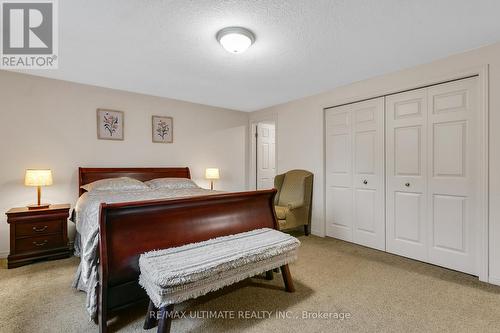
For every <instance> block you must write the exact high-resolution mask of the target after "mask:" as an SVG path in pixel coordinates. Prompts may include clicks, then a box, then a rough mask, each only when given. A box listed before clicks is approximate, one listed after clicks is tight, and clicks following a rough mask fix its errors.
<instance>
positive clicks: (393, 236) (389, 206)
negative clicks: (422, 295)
mask: <svg viewBox="0 0 500 333" xmlns="http://www.w3.org/2000/svg"><path fill="white" fill-rule="evenodd" d="M385 116H386V192H387V198H386V232H387V234H386V239H387V242H386V246H387V251H388V252H391V253H395V254H399V255H402V256H405V257H409V258H413V259H418V260H423V261H425V260H427V228H426V218H427V216H426V213H427V209H426V206H427V195H426V194H427V189H426V182H427V172H426V169H427V143H426V138H427V90H426V89H419V90H414V91H410V92H405V93H400V94H396V95H391V96H388V97H386V115H385Z"/></svg>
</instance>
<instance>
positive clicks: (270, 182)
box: [257, 123, 276, 190]
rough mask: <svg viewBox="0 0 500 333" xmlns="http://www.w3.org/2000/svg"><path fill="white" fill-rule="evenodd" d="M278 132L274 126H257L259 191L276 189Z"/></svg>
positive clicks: (264, 124)
mask: <svg viewBox="0 0 500 333" xmlns="http://www.w3.org/2000/svg"><path fill="white" fill-rule="evenodd" d="M275 136H276V130H275V125H274V124H268V123H259V124H257V189H258V190H262V189H270V188H273V187H274V176H276V138H275Z"/></svg>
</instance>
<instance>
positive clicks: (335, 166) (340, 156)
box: [325, 105, 353, 241]
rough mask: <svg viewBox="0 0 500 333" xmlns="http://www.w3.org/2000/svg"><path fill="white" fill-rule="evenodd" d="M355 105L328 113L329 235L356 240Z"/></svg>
mask: <svg viewBox="0 0 500 333" xmlns="http://www.w3.org/2000/svg"><path fill="white" fill-rule="evenodd" d="M351 110H352V105H346V106H340V107H337V108H332V109H329V110H327V111H326V112H325V135H326V137H325V138H326V142H325V144H326V146H325V149H326V151H325V164H326V165H325V170H326V189H325V190H326V234H327V236H330V237H335V238H339V239H343V240H346V241H352V240H353V237H352V225H353V222H352V213H353V190H352V178H353V177H352V174H353V172H352V112H351Z"/></svg>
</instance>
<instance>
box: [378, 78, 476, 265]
mask: <svg viewBox="0 0 500 333" xmlns="http://www.w3.org/2000/svg"><path fill="white" fill-rule="evenodd" d="M477 83H478V82H477V78H469V79H464V80H459V81H454V82H451V83H446V84H441V85H436V86H432V87H429V88H424V89H419V90H414V91H410V92H405V93H400V94H396V95H392V96H388V97H387V99H386V144H387V149H386V157H387V160H386V167H387V170H386V171H387V174H386V186H387V199H386V216H387V219H386V225H387V251H388V252H392V253H396V254H399V255H403V256H406V257H410V258H414V259H418V260H422V261H426V262H430V263H433V264H436V265H440V266H443V267H447V268H451V269H455V270H459V271H462V272H466V273H470V274H477V272H478V267H477V265H476V263H475V261H476V260H475V259H476V256H477V244H476V242H475V240H476V233H477V232H478V230H479V227H477V226H476V225H477V223H479V220H480V214H479V213H480V212H479V208H478V202H477V201H478V197H479V191H480V180H479V170H480V168H481V158H480V152H481V149H480V146H479V141H478V140H479V139H478V138H479V133H478V109H477V108H478V106H479V103H478V91H477V89H478V84H477Z"/></svg>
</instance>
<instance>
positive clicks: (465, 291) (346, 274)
mask: <svg viewBox="0 0 500 333" xmlns="http://www.w3.org/2000/svg"><path fill="white" fill-rule="evenodd" d="M299 238H300V240H301V241H302V247H301V249H300V255H299V260H298V261H297V262H296V263H294V264H293V265H291V266H290V270H291V273H292V276H293V278H294V280H295V286H296V289H297V292H296V293H294V294H289V293H286V292H284V291H283V290H282V288H283V285H282V279H281V275H279V274H277V275H276V276H275V279H274V280H273V281H266V280H263V279H257V278H254V279H251V280H247V281H244V282H242V283H240V284H237V285H235V286H232V287H229V288H226V289H223V290H221V291H219V292H215V293H212V294H210V295H207V296H205V297H202V298H199V299H196V300H193V301H190V302H186V303H183V304H181V305H179V306H178V307H177V309H178V310H179V311H184V312H179V313H178V314H179V316H182V315H183V314H184V315H185V316H186V317H187V318H182V319H175V320H174V321H173V324H172V332H221V331H223V332H499V331H500V287H494V286H490V285H487V284H484V283H481V282H479V281H478V280H477V279H476V278H474V277H472V276H469V275H465V274H462V273H458V272H454V271H450V270H447V269H443V268H440V267H435V266H432V265H428V264H424V263H420V262H417V261H412V260H409V259H405V258H401V257H398V256H394V255H390V254H387V253H383V252H379V251H375V250H371V249H367V248H364V247H361V246H357V245H353V244H350V243H345V242H342V241H338V240H334V239H331V238H325V239H322V238H318V237H313V236H310V237H304V236H302V237H299ZM77 264H78V258H70V259H66V260H58V261H51V262H42V263H38V264H33V265H29V266H24V267H21V268H16V269H11V270H7V269H0V301H1V304H0V332H64V333H69V332H97V327H96V326H95V325H94V324H93V323H91V322H89V321H88V318H87V315H86V312H85V310H84V302H85V295H84V294H83V293H80V292H77V291H75V290H73V289H72V288H71V287H70V284H71V280H72V278H73V273H74V271H75V269H76V266H77ZM145 311H146V305H144V306H139V307H136V308H133V309H130V310H127V311H125V312H122V313H120V314H118V316H117V317H116V318H114V319H113V321H112V322H110V330H111V331H119V332H140V331H142V324H143V315H144V314H145ZM207 311H212V312H210V313H208V312H207ZM216 311H217V312H216ZM318 313H319V314H321V315H322V316H326V317H328V316H329V317H330V318H317V316H318ZM222 315H225V316H226V319H218V318H217V316H222ZM303 315H306V316H309V318H306V319H303V318H302V316H303ZM209 316H212V317H215V318H207V317H209ZM246 317H258V318H250V319H246ZM284 317H285V318H284ZM342 317H344V319H341V318H342ZM150 332H154V331H153V330H152V331H150Z"/></svg>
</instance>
